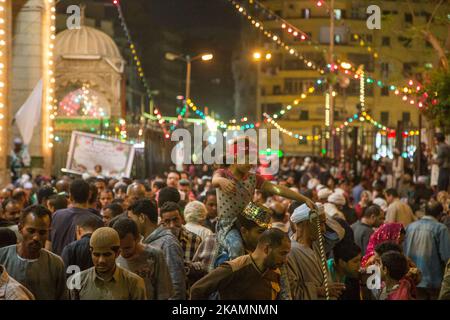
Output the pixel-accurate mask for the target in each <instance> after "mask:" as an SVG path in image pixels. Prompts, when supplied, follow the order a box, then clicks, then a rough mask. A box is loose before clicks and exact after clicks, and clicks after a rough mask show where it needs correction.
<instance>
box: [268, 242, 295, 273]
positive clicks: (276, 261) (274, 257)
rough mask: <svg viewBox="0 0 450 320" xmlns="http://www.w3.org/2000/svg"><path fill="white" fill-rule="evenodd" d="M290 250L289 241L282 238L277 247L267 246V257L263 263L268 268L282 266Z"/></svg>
mask: <svg viewBox="0 0 450 320" xmlns="http://www.w3.org/2000/svg"><path fill="white" fill-rule="evenodd" d="M290 251H291V241H289V239H284V240H283V241H282V242H281V245H280V246H279V247H277V248H270V247H268V254H267V258H266V260H265V261H264V265H265V266H266V268H268V269H277V268H280V267H282V266H283V265H284V264H286V262H287V257H288V255H289V252H290Z"/></svg>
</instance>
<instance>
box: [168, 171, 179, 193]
mask: <svg viewBox="0 0 450 320" xmlns="http://www.w3.org/2000/svg"><path fill="white" fill-rule="evenodd" d="M179 180H180V177H179V176H178V174H176V173H175V172H171V173H169V175H168V176H167V182H166V183H167V186H168V187H173V188H177V189H178V181H179Z"/></svg>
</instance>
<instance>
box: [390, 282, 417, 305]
mask: <svg viewBox="0 0 450 320" xmlns="http://www.w3.org/2000/svg"><path fill="white" fill-rule="evenodd" d="M398 284H399V287H398V288H397V289H396V290H395V291H393V292H391V293H390V294H389V295H388V297H387V300H415V299H414V295H415V294H414V291H415V286H414V284H413V283H412V282H411V280H410V279H408V278H403V279H401V280H400V281H399V283H398Z"/></svg>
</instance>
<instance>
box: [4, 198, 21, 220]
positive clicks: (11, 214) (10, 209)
mask: <svg viewBox="0 0 450 320" xmlns="http://www.w3.org/2000/svg"><path fill="white" fill-rule="evenodd" d="M20 213H21V207H20V205H19V204H18V203H12V202H10V203H8V205H7V206H6V208H5V212H4V216H5V219H6V220H8V221H11V222H14V223H15V224H18V223H19V219H20Z"/></svg>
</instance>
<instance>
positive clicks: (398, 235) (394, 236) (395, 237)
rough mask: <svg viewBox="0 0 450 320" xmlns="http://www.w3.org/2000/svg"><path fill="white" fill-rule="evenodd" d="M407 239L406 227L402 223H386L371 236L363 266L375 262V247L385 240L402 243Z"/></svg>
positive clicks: (362, 261)
mask: <svg viewBox="0 0 450 320" xmlns="http://www.w3.org/2000/svg"><path fill="white" fill-rule="evenodd" d="M404 239H405V229H404V228H403V224H401V223H396V222H392V223H385V224H383V225H382V226H381V227H379V228H378V229H377V231H375V232H374V233H373V234H372V235H371V236H370V240H369V244H368V245H367V249H366V255H365V256H364V257H363V258H362V260H361V267H362V268H366V267H367V266H369V265H371V264H373V260H374V256H375V248H376V246H378V245H379V244H380V243H383V242H388V241H389V242H394V243H396V244H398V245H400V246H401V245H402V243H403V241H404Z"/></svg>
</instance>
